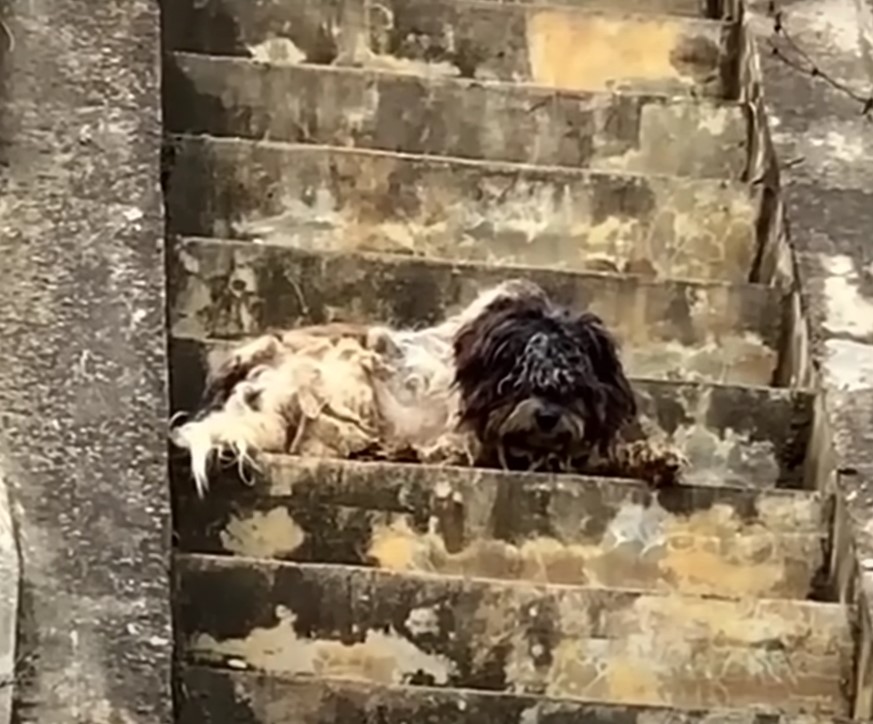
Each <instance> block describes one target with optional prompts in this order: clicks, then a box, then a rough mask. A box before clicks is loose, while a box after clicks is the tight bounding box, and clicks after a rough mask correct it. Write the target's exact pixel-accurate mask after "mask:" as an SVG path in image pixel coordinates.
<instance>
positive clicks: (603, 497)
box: [173, 455, 827, 598]
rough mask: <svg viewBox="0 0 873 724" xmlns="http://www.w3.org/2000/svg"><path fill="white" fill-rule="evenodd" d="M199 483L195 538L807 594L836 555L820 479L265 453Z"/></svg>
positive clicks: (670, 586) (279, 554)
mask: <svg viewBox="0 0 873 724" xmlns="http://www.w3.org/2000/svg"><path fill="white" fill-rule="evenodd" d="M258 468H259V471H258V472H254V473H253V474H252V477H251V479H250V478H249V477H248V476H247V477H246V479H245V481H244V480H243V479H241V478H240V476H239V473H238V471H237V470H236V469H235V468H234V467H230V468H228V469H226V470H224V471H222V472H221V473H219V474H216V475H214V476H213V482H212V486H211V489H210V492H209V494H208V495H207V496H206V498H205V499H204V500H201V499H199V498H197V497H196V495H195V493H194V490H193V485H192V484H191V481H190V477H189V474H188V473H189V470H188V468H187V466H186V465H185V464H184V462H182V461H180V462H179V463H178V464H176V465H174V466H173V486H174V496H175V500H176V504H175V510H176V533H177V536H178V544H179V546H180V548H181V549H182V550H185V551H188V552H197V553H215V554H217V553H226V554H234V555H241V556H246V557H257V558H275V559H280V560H288V561H295V562H302V563H343V564H353V565H373V566H376V567H379V568H385V569H390V570H410V571H422V572H433V573H443V574H448V575H464V576H474V577H480V578H498V579H508V580H512V579H518V580H528V581H539V582H545V583H561V584H575V585H591V586H607V587H616V586H622V587H628V588H636V589H640V590H653V591H661V592H671V591H672V592H682V593H688V594H695V595H711V596H720V597H728V598H737V597H744V596H756V597H764V598H805V597H807V596H808V595H809V594H810V593H811V592H813V590H814V587H815V586H816V585H817V583H818V580H817V576H818V575H819V574H820V569H821V568H822V566H823V565H824V564H825V561H824V553H823V551H824V546H823V543H824V537H825V530H826V526H827V520H826V513H825V509H824V506H823V504H822V501H821V499H820V496H819V494H818V493H814V492H806V491H804V492H794V491H780V490H769V491H765V490H749V489H739V488H724V487H723V488H707V487H704V488H701V487H690V486H681V487H673V488H666V489H663V490H660V491H657V492H653V491H652V490H651V489H650V488H649V487H648V486H647V485H646V484H644V483H640V482H637V481H628V480H618V479H609V478H595V477H581V476H570V475H561V476H553V475H544V474H530V473H528V474H523V473H510V472H503V471H496V470H482V469H473V470H471V469H462V468H433V467H428V466H424V465H410V464H405V465H403V464H400V465H398V464H386V463H362V462H351V461H340V460H323V459H322V460H315V459H301V458H294V457H286V456H275V455H264V456H262V457H261V458H260V459H259V461H258Z"/></svg>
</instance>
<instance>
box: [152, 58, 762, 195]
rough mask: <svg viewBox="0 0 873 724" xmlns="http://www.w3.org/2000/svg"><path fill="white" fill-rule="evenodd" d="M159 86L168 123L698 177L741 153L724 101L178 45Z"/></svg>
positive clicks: (738, 109) (740, 166)
mask: <svg viewBox="0 0 873 724" xmlns="http://www.w3.org/2000/svg"><path fill="white" fill-rule="evenodd" d="M164 87H165V107H164V122H165V128H166V129H167V130H168V131H170V132H173V133H206V134H210V135H215V136H236V137H241V138H249V139H269V140H275V141H288V142H299V143H315V144H321V145H333V146H347V147H358V148H371V149H381V150H385V151H402V152H410V153H421V154H426V155H435V156H455V157H460V158H482V159H490V160H502V161H514V162H523V163H536V164H547V165H556V166H567V167H588V168H596V169H600V170H610V171H647V172H652V173H661V174H669V175H676V176H694V177H709V178H733V179H738V178H740V177H741V176H742V175H743V174H744V172H745V170H746V166H747V162H748V147H749V138H748V135H749V134H748V123H747V119H746V115H745V111H744V110H743V108H742V106H741V105H740V104H738V103H732V102H717V103H716V102H708V101H706V100H699V101H694V100H689V99H682V98H671V97H666V96H658V95H653V94H624V93H620V94H616V93H570V92H560V93H559V92H557V91H555V90H553V89H548V88H542V87H534V86H526V85H520V84H513V83H499V82H485V81H471V80H462V79H454V78H439V77H430V78H419V77H415V76H411V75H408V74H402V73H392V72H388V71H378V72H377V71H372V70H362V69H354V68H339V67H335V66H317V65H297V66H275V65H272V66H271V65H264V64H260V63H256V62H253V61H251V60H248V59H244V58H234V57H218V56H207V55H199V54H190V53H181V52H176V53H172V54H171V55H170V57H169V62H167V63H166V64H165V67H164ZM274 99H281V102H275V101H274Z"/></svg>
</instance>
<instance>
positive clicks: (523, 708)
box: [179, 666, 848, 724]
mask: <svg viewBox="0 0 873 724" xmlns="http://www.w3.org/2000/svg"><path fill="white" fill-rule="evenodd" d="M182 680H183V681H184V684H185V688H186V694H185V695H184V697H183V700H182V703H181V705H180V714H179V724H202V723H203V722H210V724H239V723H240V722H246V724H408V722H411V721H418V722H428V724H431V723H432V724H571V723H574V722H575V723H577V724H582V722H584V724H668V723H669V724H848V720H847V719H835V718H832V717H822V718H818V717H811V716H797V715H789V714H782V715H775V716H774V715H771V714H763V713H755V712H752V711H745V712H742V711H737V710H712V709H709V710H707V709H703V710H700V709H698V710H693V711H680V710H675V709H659V708H655V707H644V706H618V705H612V706H610V705H603V704H584V703H579V702H567V701H561V702H558V701H554V700H549V699H544V698H542V697H532V696H515V695H512V696H510V695H505V694H504V695H494V694H489V693H485V692H479V691H455V690H451V689H437V688H427V689H425V688H423V687H416V688H415V689H409V688H406V687H395V686H380V685H373V684H367V683H364V682H356V681H343V680H335V681H319V682H313V681H311V680H306V679H294V678H283V677H277V676H264V675H262V674H258V673H256V672H242V671H220V670H216V669H209V668H205V667H199V666H186V667H183V668H182ZM292 701H293V702H294V705H293V706H289V704H288V702H292Z"/></svg>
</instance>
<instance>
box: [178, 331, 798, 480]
mask: <svg viewBox="0 0 873 724" xmlns="http://www.w3.org/2000/svg"><path fill="white" fill-rule="evenodd" d="M235 344H236V343H235V342H229V341H227V340H206V339H196V338H177V337H174V338H171V339H170V358H171V367H172V373H171V376H170V377H171V379H170V384H171V391H172V395H171V397H172V406H173V412H184V413H188V414H190V413H191V412H192V411H194V410H195V409H196V408H197V405H198V403H199V401H200V395H201V394H202V391H203V384H204V380H205V379H206V374H207V371H208V369H209V366H210V363H212V364H217V363H219V362H220V361H222V360H223V358H224V357H225V356H226V355H227V354H228V353H229V351H230V350H231V349H232V348H233V347H234V346H235ZM633 384H634V388H635V391H636V394H637V402H638V405H639V410H640V424H639V426H638V429H635V430H632V431H630V433H629V436H630V437H632V438H633V437H640V436H641V435H642V434H645V435H648V436H650V437H651V438H652V439H654V440H657V441H665V442H669V443H670V444H672V445H674V446H676V447H677V448H678V449H679V450H681V451H682V453H683V454H684V455H685V456H686V457H687V458H688V461H689V463H690V466H689V469H688V471H687V473H686V476H685V482H687V483H688V484H691V485H700V486H735V487H752V488H759V489H766V488H773V487H778V488H800V487H804V486H805V485H806V481H805V479H804V478H805V473H806V471H805V469H804V466H805V463H806V461H805V454H806V448H807V445H808V443H809V439H810V429H811V427H812V420H813V396H812V394H811V393H808V392H804V391H800V390H789V389H773V388H766V387H738V386H729V385H711V384H707V383H688V382H670V381H659V380H651V379H634V380H633ZM749 411H754V413H753V414H750V412H749Z"/></svg>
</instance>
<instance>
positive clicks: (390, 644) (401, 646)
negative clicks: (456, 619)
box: [189, 606, 454, 685]
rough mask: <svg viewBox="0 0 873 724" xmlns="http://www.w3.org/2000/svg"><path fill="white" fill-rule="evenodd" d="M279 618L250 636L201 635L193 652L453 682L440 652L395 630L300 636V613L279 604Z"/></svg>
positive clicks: (284, 669) (325, 672) (290, 667)
mask: <svg viewBox="0 0 873 724" xmlns="http://www.w3.org/2000/svg"><path fill="white" fill-rule="evenodd" d="M276 608H277V611H276V613H277V616H278V618H279V622H278V624H277V625H276V626H275V627H272V628H255V629H253V630H252V631H251V632H249V634H248V635H247V636H245V637H241V638H228V639H222V640H218V639H216V638H214V637H213V636H211V635H209V634H204V633H200V634H195V635H194V636H192V637H191V640H190V642H189V649H190V652H191V653H192V654H193V655H194V657H195V658H196V659H200V660H203V661H212V662H218V661H222V660H223V661H228V660H238V661H242V662H245V663H246V664H247V665H248V666H251V667H254V668H256V669H259V670H262V671H272V672H281V673H285V674H291V675H297V676H316V677H328V678H343V679H357V680H364V681H372V682H376V683H380V684H402V683H404V682H405V681H406V679H407V678H408V677H409V676H412V675H414V674H416V673H419V672H424V673H426V674H429V675H430V676H432V677H433V679H434V681H435V682H436V683H437V684H439V685H444V684H446V683H447V682H448V680H449V677H450V676H451V674H452V673H453V672H454V664H453V663H452V662H451V661H450V660H449V659H447V658H446V657H444V656H441V655H439V654H431V653H426V652H425V651H422V650H421V649H419V648H418V647H417V646H416V645H415V644H413V643H412V642H411V641H409V640H408V639H407V638H405V637H403V636H402V635H400V634H398V633H397V632H396V631H394V630H389V631H373V630H371V631H367V633H366V636H365V638H364V640H363V641H361V642H358V643H354V644H351V645H346V644H343V643H341V642H340V641H330V640H321V639H307V638H300V637H299V636H298V635H297V632H296V631H295V629H294V622H295V620H296V615H295V614H294V613H293V612H292V611H289V610H288V609H286V608H284V607H283V606H277V607H276Z"/></svg>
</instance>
